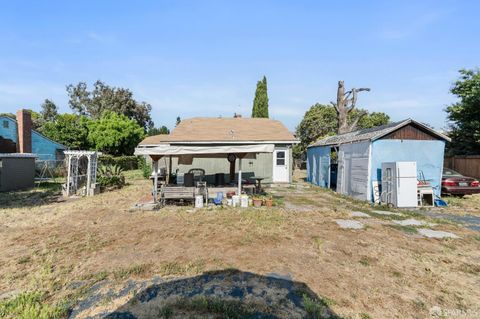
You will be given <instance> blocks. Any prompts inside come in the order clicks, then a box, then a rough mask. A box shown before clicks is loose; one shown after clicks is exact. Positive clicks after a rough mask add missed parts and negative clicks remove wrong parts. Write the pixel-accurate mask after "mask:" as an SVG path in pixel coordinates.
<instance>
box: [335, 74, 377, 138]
mask: <svg viewBox="0 0 480 319" xmlns="http://www.w3.org/2000/svg"><path fill="white" fill-rule="evenodd" d="M362 91H367V92H368V91H370V89H369V88H360V89H355V88H353V89H351V90H350V91H347V92H345V85H344V83H343V81H338V90H337V103H334V102H330V103H331V104H332V105H333V106H334V107H335V110H336V111H337V119H338V128H337V133H338V134H343V133H348V132H351V131H353V130H355V129H356V128H357V124H358V121H360V119H361V118H362V117H364V116H365V115H367V112H365V111H363V112H361V113H360V114H359V115H358V116H357V117H356V118H355V119H353V122H352V123H351V124H350V125H349V124H348V114H349V113H350V112H352V111H353V109H354V108H355V105H356V103H357V93H358V92H362Z"/></svg>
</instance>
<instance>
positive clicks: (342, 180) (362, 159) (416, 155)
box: [307, 119, 450, 201]
mask: <svg viewBox="0 0 480 319" xmlns="http://www.w3.org/2000/svg"><path fill="white" fill-rule="evenodd" d="M447 141H450V139H449V138H448V137H447V136H445V135H443V134H441V133H439V132H436V131H435V130H433V129H431V128H430V127H428V126H426V125H424V124H422V123H419V122H416V121H414V120H412V119H407V120H404V121H400V122H395V123H390V124H387V125H383V126H378V127H374V128H370V129H363V130H358V131H355V132H350V133H346V134H340V135H336V136H331V137H327V138H324V139H321V140H319V141H317V142H315V143H313V144H312V145H310V146H308V148H307V180H308V181H309V182H310V183H312V184H315V185H318V186H321V187H325V188H333V189H335V190H336V191H337V192H339V193H341V194H346V195H350V196H352V197H354V198H357V199H362V200H367V201H373V199H374V196H373V186H372V185H373V184H374V182H378V183H381V180H382V178H381V173H382V163H385V162H416V163H417V173H418V178H419V179H421V180H423V179H424V180H426V181H428V182H429V183H430V184H431V186H432V187H433V189H434V192H435V194H436V195H437V196H440V192H441V180H442V170H443V157H444V150H445V143H446V142H447Z"/></svg>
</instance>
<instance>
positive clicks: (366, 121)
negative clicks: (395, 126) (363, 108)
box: [353, 110, 390, 129]
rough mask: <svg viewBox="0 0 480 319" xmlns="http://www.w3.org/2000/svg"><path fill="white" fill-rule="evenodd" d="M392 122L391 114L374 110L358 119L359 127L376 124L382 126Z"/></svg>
mask: <svg viewBox="0 0 480 319" xmlns="http://www.w3.org/2000/svg"><path fill="white" fill-rule="evenodd" d="M353 112H355V110H354V111H353ZM389 122H390V116H388V115H387V114H385V113H383V112H372V113H368V114H367V115H366V116H364V117H362V118H360V120H359V121H358V128H359V129H365V128H371V127H375V126H381V125H385V124H388V123H389Z"/></svg>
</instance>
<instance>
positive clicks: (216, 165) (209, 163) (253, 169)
mask: <svg viewBox="0 0 480 319" xmlns="http://www.w3.org/2000/svg"><path fill="white" fill-rule="evenodd" d="M162 162H163V159H162V160H160V165H162ZM166 163H168V159H167V160H166ZM238 163H239V160H238V158H237V160H236V161H235V172H238ZM167 165H168V164H167ZM192 168H202V169H204V170H205V175H206V178H205V179H206V181H207V182H208V183H212V184H213V183H214V182H215V174H216V173H224V174H225V182H227V183H228V182H230V162H229V161H228V160H227V156H226V155H225V157H224V158H208V157H205V158H201V157H195V158H193V160H192V163H191V164H181V163H180V164H179V160H178V158H175V157H174V158H172V172H173V173H175V172H176V171H177V169H178V173H180V174H185V173H188V171H189V170H190V169H192ZM272 172H273V154H272V153H260V154H256V157H255V158H244V159H242V178H243V179H248V178H249V177H253V176H261V177H264V178H265V179H264V180H263V181H262V183H263V182H265V183H271V182H272ZM236 176H237V173H235V178H236Z"/></svg>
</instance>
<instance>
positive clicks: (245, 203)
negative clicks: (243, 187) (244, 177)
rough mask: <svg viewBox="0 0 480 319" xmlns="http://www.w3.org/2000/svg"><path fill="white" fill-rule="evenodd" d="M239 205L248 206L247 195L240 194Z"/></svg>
mask: <svg viewBox="0 0 480 319" xmlns="http://www.w3.org/2000/svg"><path fill="white" fill-rule="evenodd" d="M240 207H248V196H247V195H241V196H240Z"/></svg>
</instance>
